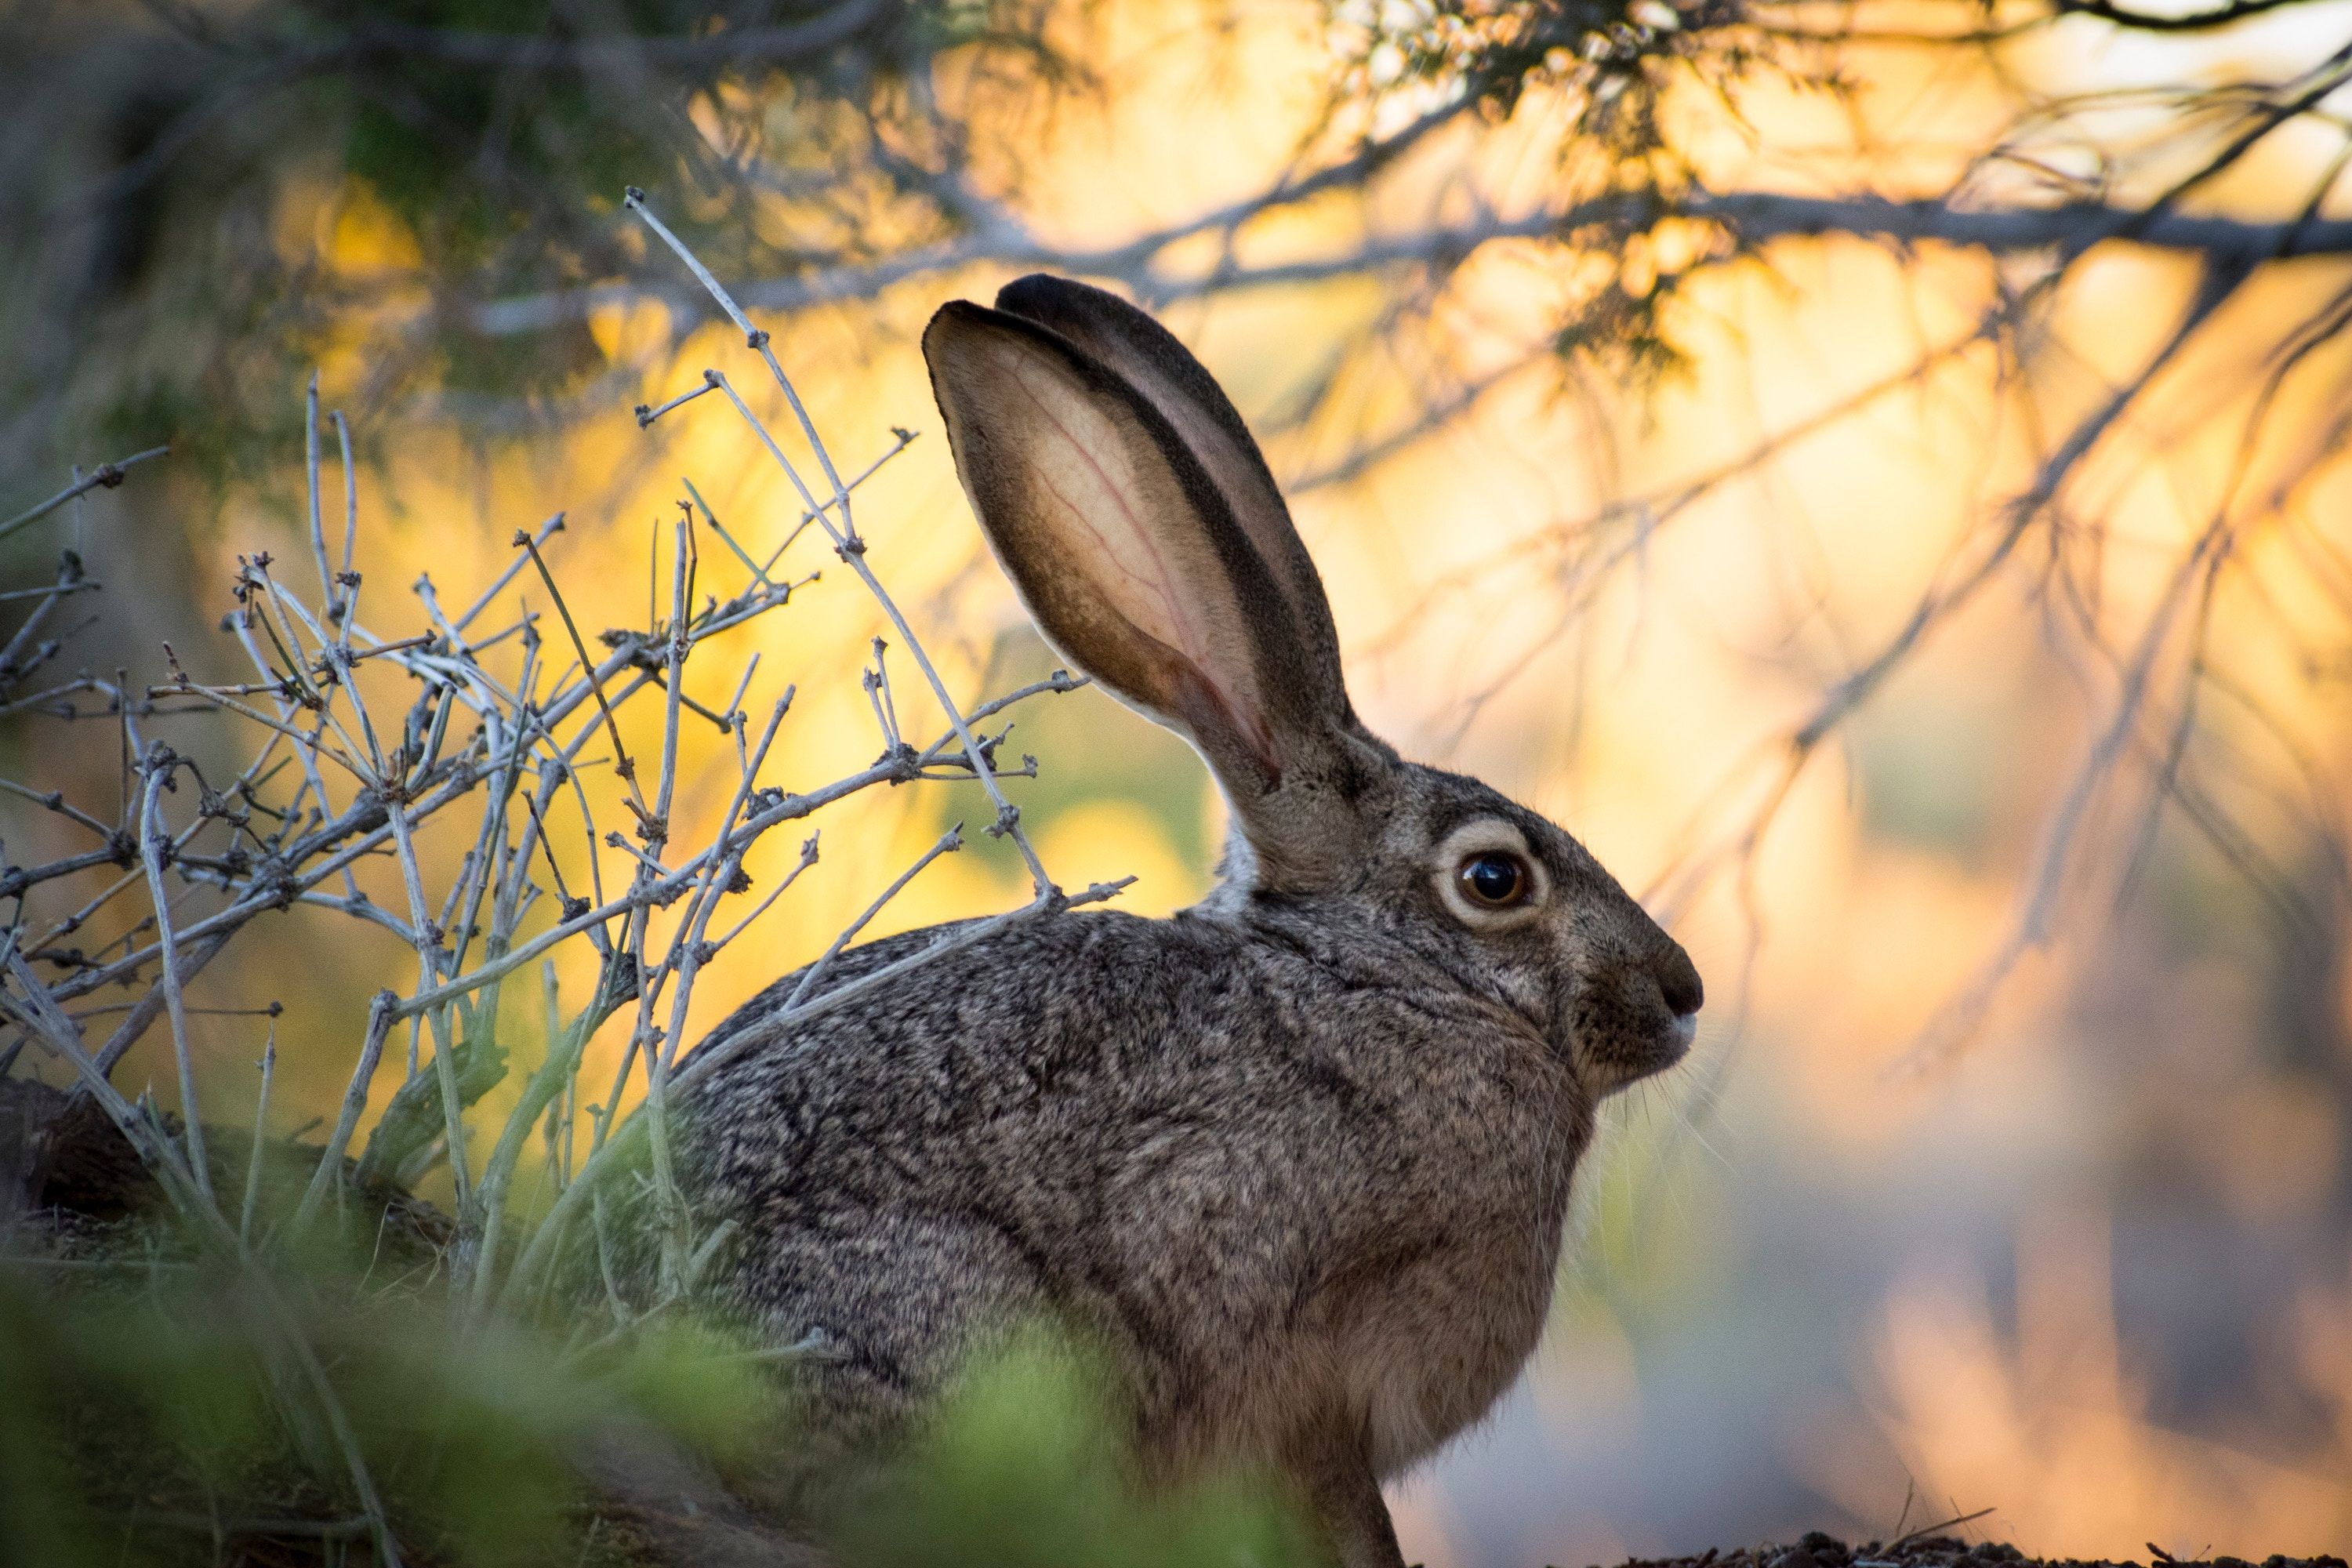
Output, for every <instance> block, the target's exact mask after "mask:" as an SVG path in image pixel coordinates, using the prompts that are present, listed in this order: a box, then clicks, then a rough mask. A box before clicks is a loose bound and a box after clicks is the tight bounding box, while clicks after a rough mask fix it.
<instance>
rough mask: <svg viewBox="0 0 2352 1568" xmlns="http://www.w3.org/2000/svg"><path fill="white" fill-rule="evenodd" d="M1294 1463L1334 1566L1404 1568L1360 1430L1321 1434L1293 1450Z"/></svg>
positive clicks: (1296, 1478)
mask: <svg viewBox="0 0 2352 1568" xmlns="http://www.w3.org/2000/svg"><path fill="white" fill-rule="evenodd" d="M1290 1469H1291V1476H1292V1479H1293V1480H1294V1481H1295V1483H1296V1484H1297V1487H1298V1489H1299V1491H1300V1492H1301V1493H1302V1494H1303V1495H1304V1496H1305V1498H1306V1500H1307V1508H1308V1510H1309V1511H1310V1513H1311V1516H1312V1520H1313V1522H1314V1525H1315V1527H1316V1529H1317V1530H1318V1531H1319V1532H1320V1533H1321V1535H1322V1537H1323V1542H1324V1546H1325V1550H1326V1552H1328V1556H1329V1560H1330V1562H1331V1563H1333V1564H1334V1565H1335V1568H1404V1552H1402V1550H1401V1549H1400V1548H1399V1547H1398V1545H1397V1538H1396V1526H1394V1525H1393V1524H1391V1523H1390V1522H1389V1507H1388V1504H1387V1503H1385V1502H1383V1501H1382V1500H1381V1482H1380V1478H1379V1477H1378V1476H1376V1475H1374V1474H1373V1473H1372V1462H1371V1458H1370V1456H1369V1455H1368V1454H1366V1453H1365V1452H1364V1446H1363V1442H1362V1439H1361V1435H1360V1434H1356V1435H1350V1434H1348V1433H1344V1432H1337V1431H1335V1432H1329V1433H1326V1434H1323V1435H1321V1436H1318V1438H1317V1439H1316V1440H1314V1441H1312V1442H1309V1443H1307V1444H1306V1445H1304V1446H1302V1447H1301V1448H1300V1449H1299V1450H1297V1452H1296V1453H1295V1454H1294V1456H1293V1458H1292V1460H1291V1466H1290Z"/></svg>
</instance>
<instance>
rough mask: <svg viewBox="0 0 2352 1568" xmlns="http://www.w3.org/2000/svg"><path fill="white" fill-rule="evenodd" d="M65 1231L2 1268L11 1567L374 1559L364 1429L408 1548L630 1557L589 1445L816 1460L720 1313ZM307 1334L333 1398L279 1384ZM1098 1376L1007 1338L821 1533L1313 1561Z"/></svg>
mask: <svg viewBox="0 0 2352 1568" xmlns="http://www.w3.org/2000/svg"><path fill="white" fill-rule="evenodd" d="M358 1228H364V1227H358ZM60 1251H61V1252H62V1253H63V1254H66V1255H67V1256H50V1257H19V1258H11V1259H7V1260H5V1261H0V1562H5V1563H38V1564H42V1565H43V1568H49V1565H53V1564H54V1565H58V1568H75V1565H79V1564H81V1563H216V1562H236V1561H241V1560H243V1559H240V1558H239V1557H238V1556H237V1555H236V1551H235V1550H232V1547H233V1546H235V1545H236V1544H238V1543H242V1545H244V1546H253V1545H257V1544H259V1543H263V1542H267V1543H268V1549H269V1550H270V1551H271V1552H273V1553H277V1554H276V1555H272V1556H270V1557H268V1559H267V1560H268V1561H271V1562H279V1561H286V1560H289V1559H288V1557H287V1556H286V1555H285V1554H287V1553H290V1554H292V1560H296V1561H314V1560H332V1559H331V1557H330V1556H328V1555H326V1549H327V1548H328V1547H330V1546H333V1547H335V1548H337V1549H347V1550H348V1551H349V1552H352V1553H354V1554H355V1555H353V1556H352V1558H351V1559H350V1560H352V1561H366V1560H368V1559H367V1557H366V1552H367V1541H368V1536H367V1529H366V1521H365V1516H364V1512H363V1509H362V1500H361V1498H360V1496H359V1494H358V1493H357V1491H356V1490H355V1489H354V1485H353V1482H352V1475H353V1470H352V1465H351V1462H350V1453H351V1452H352V1451H356V1453H357V1454H358V1455H359V1456H360V1457H361V1458H362V1460H363V1462H364V1465H365V1467H366V1469H367V1471H368V1472H369V1474H370V1475H371V1477H372V1479H373V1485H374V1487H375V1488H376V1489H377V1490H378V1491H379V1492H380V1494H381V1496H382V1499H383V1512H384V1515H385V1517H386V1520H387V1521H388V1523H389V1524H390V1526H391V1528H392V1531H393V1533H394V1538H395V1539H396V1540H397V1541H398V1542H399V1543H400V1545H401V1549H402V1551H403V1552H404V1554H405V1556H406V1557H407V1558H408V1560H410V1561H421V1562H428V1563H448V1564H478V1565H480V1568H492V1565H504V1564H516V1565H530V1564H541V1563H544V1564H550V1565H554V1564H565V1565H571V1564H577V1563H600V1562H601V1563H626V1562H635V1561H640V1560H643V1558H644V1556H645V1547H644V1542H643V1541H642V1539H641V1538H639V1537H636V1536H635V1535H633V1534H632V1532H631V1529H630V1526H629V1524H628V1522H627V1516H628V1510H627V1508H626V1507H623V1508H622V1509H621V1510H620V1512H618V1513H615V1512H614V1510H613V1507H612V1504H611V1500H610V1499H609V1498H608V1497H606V1496H605V1495H604V1494H603V1493H600V1492H599V1491H598V1490H597V1489H596V1488H595V1487H594V1486H593V1484H592V1483H591V1482H590V1481H589V1480H588V1479H585V1478H584V1476H583V1470H582V1468H581V1464H580V1461H581V1458H582V1456H583V1454H585V1453H586V1452H588V1451H589V1450H590V1449H591V1448H592V1447H595V1446H597V1445H599V1444H609V1443H612V1442H615V1441H617V1442H621V1443H624V1444H626V1445H630V1446H632V1447H631V1451H632V1452H634V1453H639V1454H650V1453H655V1452H657V1451H658V1452H664V1453H667V1454H668V1455H671V1456H677V1457H684V1458H688V1460H690V1461H692V1462H694V1463H696V1464H698V1465H700V1466H704V1467H708V1468H709V1470H710V1471H711V1472H712V1473H715V1474H719V1475H727V1476H732V1477H735V1478H738V1479H739V1480H740V1481H741V1482H743V1483H744V1484H745V1485H746V1486H747V1487H748V1489H749V1491H750V1495H752V1496H755V1497H756V1496H759V1495H761V1489H762V1484H763V1482H762V1478H763V1477H764V1476H768V1475H769V1474H770V1473H771V1470H772V1468H774V1467H778V1466H780V1465H781V1466H782V1467H785V1468H789V1467H790V1465H791V1463H792V1460H793V1456H794V1455H795V1453H796V1452H797V1449H796V1446H795V1440H794V1437H793V1430H794V1419H793V1415H792V1409H793V1402H792V1397H791V1385H790V1381H789V1370H788V1368H789V1363H788V1362H783V1361H779V1360H778V1359H776V1358H775V1357H773V1356H771V1355H765V1354H762V1353H761V1352H759V1351H758V1350H757V1349H756V1348H755V1347H753V1346H751V1345H750V1344H748V1343H747V1342H746V1341H745V1340H744V1338H743V1337H742V1336H741V1335H740V1333H738V1332H736V1331H732V1330H731V1329H730V1328H728V1327H725V1326H723V1325H722V1324H720V1323H719V1322H717V1321H712V1320H709V1319H707V1318H697V1317H693V1316H690V1315H688V1314H686V1313H683V1312H678V1311H675V1310H673V1311H669V1312H657V1313H655V1314H652V1315H650V1316H647V1317H645V1318H641V1319H639V1320H638V1321H635V1323H633V1324H631V1325H629V1326H628V1327H627V1328H625V1329H615V1328H614V1327H613V1326H612V1322H611V1320H609V1319H607V1318H605V1317H604V1314H603V1313H602V1312H601V1311H595V1310H589V1311H559V1312H558V1313H557V1314H556V1315H555V1316H554V1317H553V1318H552V1319H551V1321H548V1322H546V1323H542V1324H540V1325H537V1326H527V1325H524V1324H521V1323H518V1322H515V1321H511V1320H503V1319H499V1318H495V1317H493V1318H482V1317H473V1318H467V1317H465V1316H464V1315H463V1314H460V1313H457V1312H453V1310H452V1303H451V1301H450V1300H449V1299H448V1297H447V1295H446V1293H445V1292H444V1291H443V1290H442V1289H440V1288H439V1279H440V1275H439V1274H438V1272H437V1265H436V1261H435V1260H434V1259H433V1258H431V1257H430V1256H429V1255H428V1256H427V1257H426V1258H423V1259H421V1260H419V1259H412V1260H408V1261H407V1262H406V1263H405V1265H404V1267H401V1268H398V1269H397V1270H396V1271H395V1270H394V1269H390V1268H384V1267H383V1266H382V1265H383V1258H382V1257H381V1256H380V1255H372V1254H371V1253H370V1252H369V1251H368V1250H366V1249H364V1248H361V1247H352V1249H350V1250H348V1251H340V1252H339V1251H334V1250H332V1249H327V1248H313V1249H311V1250H310V1252H308V1253H307V1254H306V1258H307V1261H306V1262H305V1263H304V1264H303V1265H302V1266H300V1268H299V1269H297V1268H293V1267H291V1266H289V1267H287V1268H280V1269H279V1270H278V1271H277V1272H275V1273H273V1274H271V1275H269V1276H268V1277H262V1276H257V1275H255V1274H252V1273H249V1272H246V1271H243V1270H241V1269H239V1268H234V1267H229V1266H214V1265H210V1264H205V1263H203V1262H200V1261H196V1260H195V1259H194V1258H192V1257H191V1256H190V1254H189V1253H188V1251H187V1250H186V1249H185V1248H184V1247H183V1246H182V1245H181V1242H180V1240H179V1238H177V1237H175V1236H174V1235H173V1233H172V1231H171V1230H170V1229H169V1227H168V1226H167V1225H166V1224H165V1223H164V1222H163V1220H162V1219H161V1218H160V1217H152V1218H149V1219H144V1220H140V1221H135V1222H131V1223H130V1224H127V1225H125V1226H122V1227H121V1228H120V1229H119V1230H117V1231H115V1232H112V1233H109V1234H105V1235H102V1236H94V1235H83V1236H81V1237H79V1238H78V1239H76V1240H75V1241H74V1242H73V1243H72V1244H71V1245H69V1246H67V1247H62V1248H61V1249H60ZM420 1269H423V1270H426V1271H429V1272H424V1273H420V1272H419V1270H420ZM387 1276H389V1278H387ZM289 1330H290V1331H292V1332H293V1333H295V1334H299V1336H300V1338H301V1339H302V1340H303V1341H304V1342H307V1343H308V1344H309V1345H310V1347H311V1349H312V1350H313V1352H315V1355H316V1358H317V1361H318V1363H319V1364H320V1367H321V1368H322V1369H323V1370H324V1373H325V1374H326V1377H327V1381H328V1384H329V1386H330V1387H331V1392H332V1394H333V1404H332V1405H331V1406H322V1405H320V1403H319V1402H318V1401H316V1400H315V1399H312V1398H310V1397H309V1396H308V1395H307V1394H306V1393H305V1392H304V1391H303V1390H300V1389H289V1388H288V1387H286V1386H284V1384H285V1383H286V1381H287V1380H289V1378H290V1379H293V1380H295V1381H298V1382H299V1373H298V1372H296V1371H294V1370H293V1369H292V1367H291V1366H290V1364H289V1361H288V1359H287V1357H286V1355H285V1353H284V1352H285V1348H286V1345H287V1344H288V1343H289ZM1106 1384H1107V1380H1106V1379H1104V1378H1103V1377H1102V1376H1101V1375H1100V1373H1099V1368H1098V1366H1097V1364H1096V1363H1094V1362H1093V1361H1091V1360H1090V1359H1089V1358H1088V1357H1087V1356H1085V1355H1083V1354H1080V1353H1077V1352H1074V1351H1073V1350H1071V1349H1070V1347H1069V1346H1068V1344H1067V1343H1066V1342H1065V1341H1062V1340H1060V1339H1058V1338H1056V1337H1055V1336H1053V1335H1051V1334H1048V1333H1045V1332H1043V1331H1037V1332H1032V1333H1028V1334H1024V1335H1022V1336H1020V1337H1018V1338H1016V1339H1014V1340H1013V1342H1011V1343H1009V1344H1008V1345H1006V1346H1005V1347H1003V1349H1002V1350H1001V1351H999V1352H997V1353H994V1354H992V1355H989V1356H986V1357H984V1358H982V1359H981V1360H979V1361H978V1362H976V1363H975V1364H974V1365H973V1367H972V1368H971V1370H970V1371H969V1373H967V1374H966V1375H965V1377H964V1378H963V1379H961V1383H960V1385H959V1389H958V1392H957V1393H956V1394H954V1395H953V1396H952V1397H951V1398H950V1400H949V1402H948V1403H947V1405H945V1407H944V1409H943V1410H942V1412H941V1413H940V1415H939V1417H938V1419H937V1420H936V1421H935V1422H933V1423H929V1424H927V1425H926V1426H925V1427H924V1428H923V1431H922V1435H921V1436H919V1437H918V1438H917V1439H916V1440H915V1441H914V1442H912V1443H911V1445H910V1446H909V1447H908V1448H907V1449H906V1450H905V1451H904V1453H903V1454H901V1455H899V1456H898V1457H897V1458H893V1459H892V1460H890V1462H889V1463H888V1465H887V1468H886V1469H885V1470H883V1471H882V1472H881V1473H880V1475H879V1476H878V1479H876V1480H874V1481H873V1483H872V1484H871V1486H870V1487H867V1488H865V1489H861V1490H859V1492H858V1493H857V1497H858V1500H857V1501H856V1502H855V1503H854V1504H851V1505H848V1506H847V1508H846V1509H845V1514H844V1517H843V1518H842V1520H841V1521H840V1522H839V1523H838V1526H837V1527H836V1528H833V1529H828V1530H827V1531H824V1537H825V1541H826V1544H827V1545H828V1548H829V1549H832V1550H835V1552H837V1553H838V1556H839V1560H840V1561H841V1562H842V1563H843V1564H844V1568H900V1565H913V1568H919V1565H921V1564H926V1563H938V1564H941V1565H942V1568H944V1565H947V1564H959V1565H961V1564H972V1563H979V1564H1003V1565H1006V1568H1026V1565H1031V1564H1034V1565H1037V1568H1049V1565H1051V1568H1059V1565H1061V1564H1067V1563H1087V1564H1090V1565H1100V1568H1160V1565H1165V1568H1192V1565H1194V1564H1199V1563H1231V1564H1237V1565H1240V1564H1247V1565H1252V1568H1284V1565H1286V1564H1293V1563H1297V1564H1305V1563H1312V1562H1315V1561H1317V1559H1316V1558H1315V1556H1314V1552H1313V1548H1312V1544H1311V1542H1310V1540H1309V1538H1308V1537H1307V1535H1306V1533H1305V1532H1304V1531H1302V1529H1301V1528H1300V1526H1299V1524H1298V1522H1297V1516H1296V1515H1295V1513H1294V1512H1293V1510H1290V1509H1289V1508H1288V1507H1287V1506H1286V1500H1284V1499H1283V1498H1281V1497H1280V1496H1278V1495H1277V1494H1276V1492H1275V1491H1274V1490H1272V1489H1270V1488H1269V1487H1267V1486H1265V1485H1263V1484H1260V1483H1259V1482H1258V1481H1257V1480H1256V1479H1255V1478H1252V1477H1250V1476H1246V1475H1242V1474H1238V1473H1234V1474H1224V1475H1215V1476H1211V1477H1209V1478H1207V1479H1203V1480H1200V1481H1196V1482H1194V1483H1192V1484H1191V1485H1189V1486H1186V1487H1184V1488H1182V1489H1180V1490H1177V1491H1175V1492H1173V1493H1163V1492H1152V1493H1146V1492H1144V1491H1142V1490H1140V1489H1139V1488H1138V1486H1137V1485H1136V1484H1135V1481H1134V1479H1133V1477H1132V1475H1131V1472H1130V1469H1129V1466H1128V1464H1127V1460H1126V1453H1127V1450H1126V1447H1125V1446H1124V1443H1123V1440H1122V1437H1121V1435H1120V1431H1121V1429H1120V1426H1119V1423H1118V1420H1117V1419H1116V1415H1115V1413H1114V1411H1113V1408H1112V1406H1111V1405H1109V1404H1108V1401H1107V1400H1106V1399H1105V1398H1104V1396H1103V1390H1104V1388H1105V1387H1106ZM329 1411H331V1412H332V1413H333V1414H334V1415H340V1416H341V1421H342V1423H343V1425H344V1427H345V1429H346V1430H347V1432H348V1435H349V1438H350V1441H351V1444H352V1450H347V1449H346V1448H345V1447H344V1443H343V1437H342V1436H341V1434H339V1433H338V1431H336V1430H335V1429H334V1421H333V1419H332V1418H331V1415H328V1414H327V1412H329ZM775 1473H777V1474H781V1473H782V1471H781V1470H778V1471H775ZM215 1521H217V1522H218V1529H219V1531H220V1532H221V1533H220V1536H219V1541H220V1542H221V1544H219V1545H216V1543H215Z"/></svg>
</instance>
